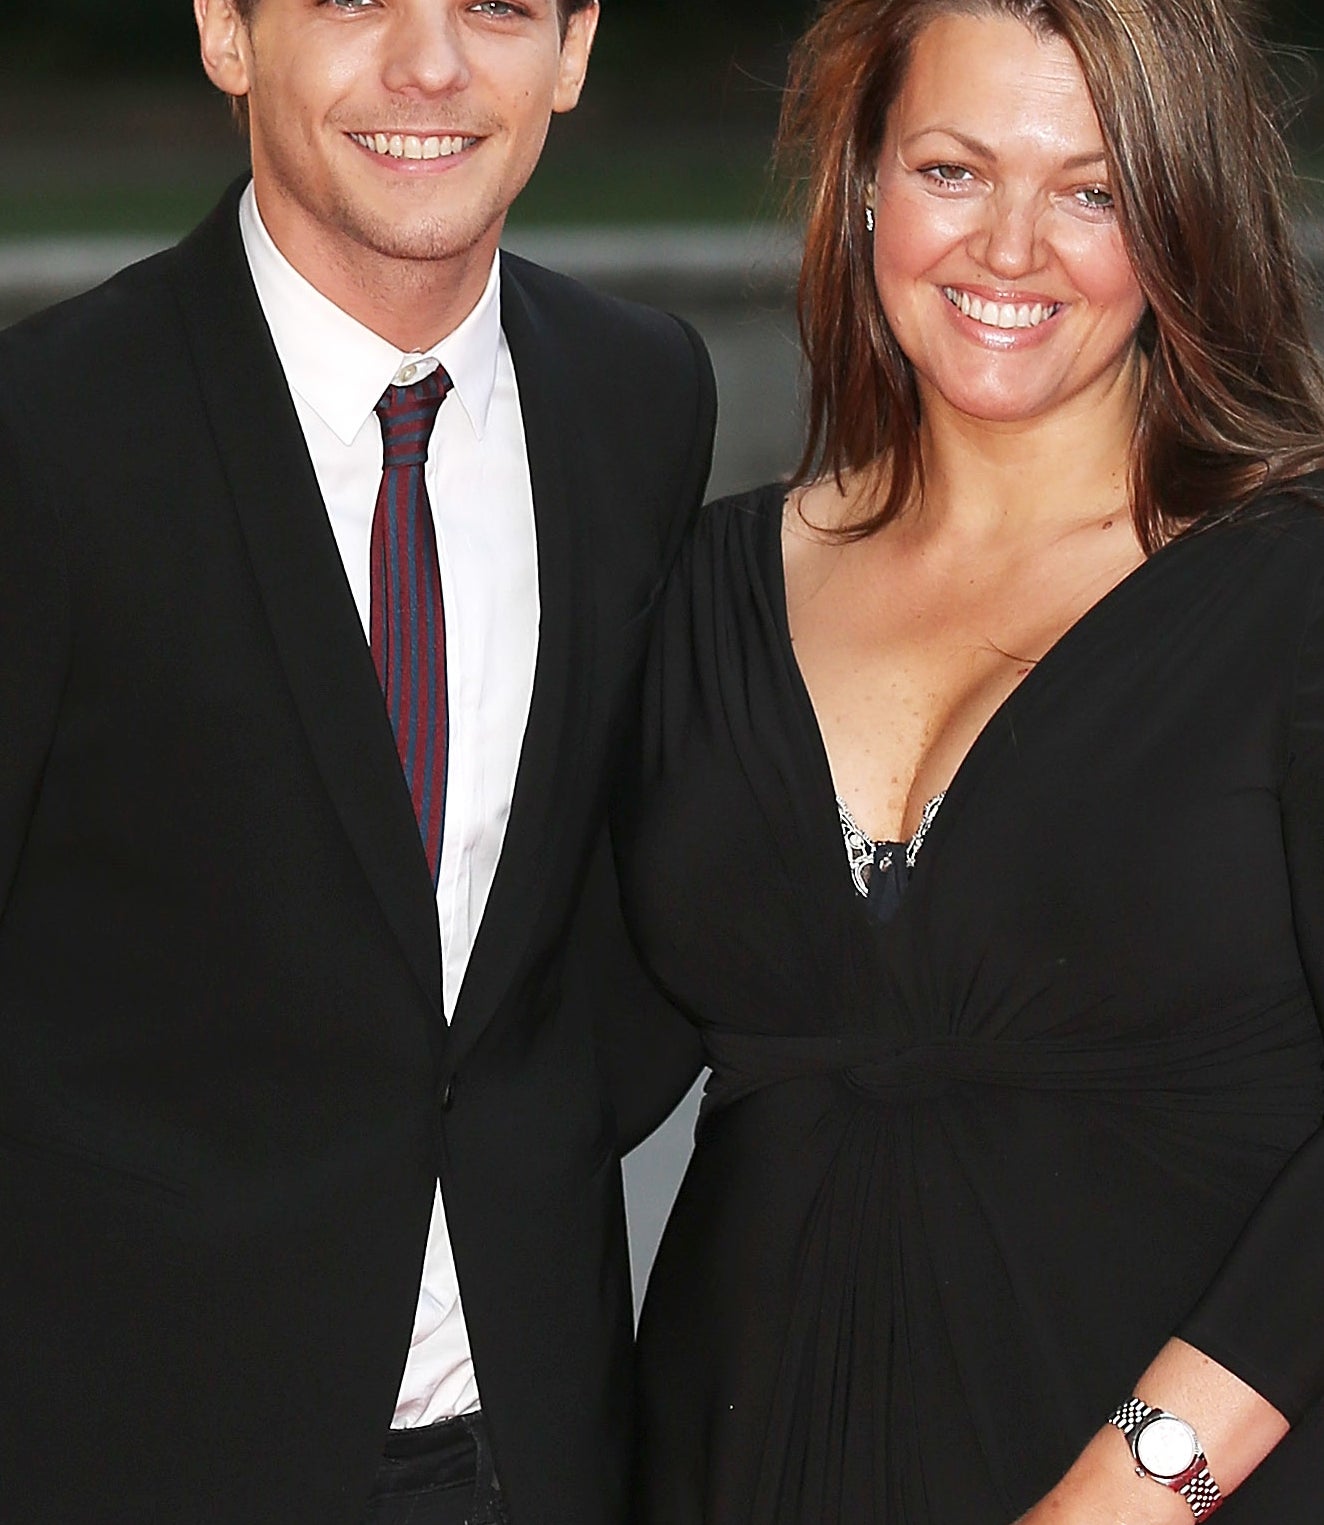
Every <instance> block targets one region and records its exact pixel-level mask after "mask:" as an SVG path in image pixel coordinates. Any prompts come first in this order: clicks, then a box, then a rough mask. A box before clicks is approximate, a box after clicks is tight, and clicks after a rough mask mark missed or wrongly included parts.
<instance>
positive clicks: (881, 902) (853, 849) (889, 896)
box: [837, 790, 947, 922]
mask: <svg viewBox="0 0 1324 1525" xmlns="http://www.w3.org/2000/svg"><path fill="white" fill-rule="evenodd" d="M946 792H947V791H946V790H944V791H943V792H942V794H935V795H934V796H933V798H932V799H931V800H930V801H929V802H928V804H927V805H925V807H924V809H923V812H922V813H921V815H920V818H919V825H918V826H917V827H916V828H915V835H914V836H913V837H911V839H910V841H909V842H875V841H873V840H872V838H870V837H869V836H868V835H867V834H866V833H865V832H864V831H862V830H861V829H860V827H859V826H858V825H857V824H856V822H855V818H854V816H852V815H851V813H850V811H849V810H848V809H847V808H846V805H845V803H844V801H842V800H841V799H840V798H838V800H837V811H838V813H839V814H840V816H841V834H842V836H843V837H844V838H845V841H846V859H847V862H848V863H849V864H850V873H851V878H852V880H853V881H854V883H855V891H856V893H857V894H858V895H859V896H860V897H861V898H862V899H863V900H864V901H865V904H866V910H867V912H868V915H869V918H870V920H873V921H879V922H884V921H890V920H891V919H892V917H893V915H894V914H895V913H896V908H897V907H898V906H899V905H900V904H901V896H902V894H903V892H904V891H905V888H906V885H907V884H909V882H910V875H911V873H912V871H913V870H914V867H915V860H916V859H917V858H918V857H919V850H920V848H921V847H922V846H923V845H924V838H925V836H926V835H927V834H928V830H929V827H930V826H932V825H933V818H934V816H936V815H937V814H938V807H939V806H940V805H941V804H942V802H943V799H944V798H945V796H946Z"/></svg>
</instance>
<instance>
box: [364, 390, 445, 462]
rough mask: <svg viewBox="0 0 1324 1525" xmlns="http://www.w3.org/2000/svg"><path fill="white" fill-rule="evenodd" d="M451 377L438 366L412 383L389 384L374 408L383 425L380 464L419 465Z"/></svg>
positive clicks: (424, 455) (426, 453) (425, 458)
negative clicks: (401, 384) (400, 385)
mask: <svg viewBox="0 0 1324 1525" xmlns="http://www.w3.org/2000/svg"><path fill="white" fill-rule="evenodd" d="M450 389H451V379H450V377H449V376H448V375H447V374H446V372H445V371H444V370H443V369H442V368H441V366H438V367H437V369H436V370H435V371H433V372H432V374H431V375H430V376H425V377H424V378H423V380H422V381H416V382H415V383H414V384H413V386H408V387H397V386H389V387H387V389H386V390H385V391H384V392H383V393H382V398H381V401H380V402H379V403H378V404H377V406H376V407H375V408H374V409H373V412H375V413H376V415H377V417H378V418H379V419H380V420H381V425H382V467H383V469H387V468H389V467H392V466H421V465H423V463H424V462H425V461H426V460H427V458H428V441H429V440H430V439H431V438H432V426H433V425H434V424H435V423H436V421H437V412H438V410H439V409H440V407H441V405H442V403H443V402H445V401H446V394H447V392H449V391H450Z"/></svg>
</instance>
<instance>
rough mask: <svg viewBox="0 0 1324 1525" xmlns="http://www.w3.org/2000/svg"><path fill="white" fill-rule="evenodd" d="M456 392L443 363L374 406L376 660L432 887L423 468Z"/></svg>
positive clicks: (435, 590)
mask: <svg viewBox="0 0 1324 1525" xmlns="http://www.w3.org/2000/svg"><path fill="white" fill-rule="evenodd" d="M450 389H451V380H450V377H449V376H448V375H447V374H446V372H445V371H443V370H442V369H441V368H440V367H438V368H437V370H435V371H433V372H432V374H431V375H430V376H427V377H425V378H424V380H422V381H420V382H417V383H415V385H413V386H409V387H397V386H390V387H387V389H386V391H385V393H384V394H383V396H382V400H381V401H380V402H379V403H378V404H377V407H376V409H375V412H376V414H377V417H378V418H379V419H380V420H381V425H382V485H381V487H380V488H378V490H377V508H376V511H375V512H374V514H373V519H372V551H371V557H372V616H371V622H370V623H371V632H372V634H371V642H372V659H373V661H374V662H375V663H376V666H377V676H378V678H379V679H380V680H381V685H382V691H383V693H384V694H385V696H386V708H387V712H388V713H389V715H390V717H391V728H392V730H393V731H394V732H395V744H396V750H397V751H398V752H399V754H400V766H401V767H402V768H403V769H404V774H405V782H406V783H407V784H408V785H409V792H410V795H411V796H412V797H413V801H414V814H415V816H417V818H418V829H419V832H420V833H421V834H422V837H423V850H424V851H425V852H426V854H427V860H428V867H429V868H431V870H432V884H433V888H434V889H435V887H436V884H437V878H438V875H439V873H440V870H441V834H442V826H443V823H444V820H445V813H446V739H447V722H446V622H445V616H444V614H443V611H442V605H441V573H440V570H439V568H438V565H437V534H436V529H435V527H434V526H433V523H432V508H431V505H430V504H429V503H428V490H427V484H426V483H425V481H424V480H423V468H424V466H425V465H426V463H427V458H428V440H429V438H430V437H431V435H432V426H433V425H434V424H435V423H436V420H437V412H438V410H439V409H440V407H441V405H442V403H443V402H444V401H445V400H446V394H447V392H449V391H450Z"/></svg>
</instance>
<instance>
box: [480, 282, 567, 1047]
mask: <svg viewBox="0 0 1324 1525" xmlns="http://www.w3.org/2000/svg"><path fill="white" fill-rule="evenodd" d="M501 321H502V328H503V330H504V332H505V335H506V342H507V343H508V344H509V346H510V352H511V358H512V360H513V361H514V365H515V374H516V380H517V382H518V385H519V394H520V408H521V412H522V414H523V419H524V437H525V445H526V449H527V452H528V458H529V472H530V476H531V478H532V483H533V507H534V518H535V521H536V524H537V538H538V586H539V600H540V620H539V630H538V660H537V665H536V668H535V672H534V681H533V698H532V703H531V705H530V709H529V720H528V725H527V728H526V730H525V734H524V745H523V748H522V749H521V752H520V763H519V769H518V772H517V775H516V781H515V794H514V799H513V802H512V804H511V812H510V820H509V823H508V825H507V828H506V837H505V843H504V846H503V848H502V853H501V862H500V866H499V868H498V870H497V875H496V879H495V881H494V883H493V885H492V891H491V894H490V896H489V897H488V902H487V907H486V910H485V911H484V914H483V921H482V925H481V927H480V928H479V932H478V937H477V940H476V942H475V944H474V949H473V953H472V956H471V957H470V960H469V965H468V968H467V970H466V972H465V978H464V984H463V987H462V989H461V991H460V998H459V1002H458V1004H457V1008H456V1011H455V1014H454V1019H453V1021H452V1024H451V1032H452V1043H453V1049H452V1059H453V1061H458V1060H459V1058H460V1057H462V1055H463V1053H464V1052H465V1051H466V1050H467V1049H469V1048H470V1047H471V1046H472V1044H473V1040H474V1039H475V1037H476V1036H477V1034H478V1033H479V1032H481V1030H482V1028H483V1026H484V1025H485V1024H486V1022H487V1021H488V1020H489V1018H490V1017H491V1015H492V1013H493V1011H494V1010H495V1009H496V1006H497V1004H498V1003H499V1002H500V1000H501V998H502V996H503V995H504V994H505V992H506V991H507V990H508V989H509V988H510V986H511V984H512V982H513V981H514V980H515V979H516V978H517V976H518V974H519V972H520V970H521V967H522V965H523V962H524V958H525V955H526V953H527V951H528V948H529V942H530V937H531V935H532V933H533V930H534V928H535V926H536V925H537V923H538V921H539V918H540V912H541V909H542V906H543V903H544V899H545V896H546V894H547V893H548V891H549V889H551V888H552V887H553V886H555V885H557V884H558V883H559V882H560V881H561V879H562V877H563V875H564V871H565V863H566V850H565V847H564V845H563V844H564V838H563V833H562V829H561V828H562V827H563V826H564V824H565V821H566V818H567V814H568V811H567V808H566V806H567V802H568V801H569V800H570V798H571V797H572V793H573V773H574V759H575V756H576V755H577V752H578V746H577V742H578V738H579V736H580V734H581V731H582V724H583V719H584V714H585V712H586V707H587V703H588V693H587V688H586V678H585V676H584V675H585V674H586V673H587V671H588V666H589V663H588V652H587V636H588V630H587V621H586V619H585V617H584V612H583V611H584V607H585V604H586V602H587V600H586V598H585V597H583V596H577V592H581V593H582V590H577V588H576V570H577V568H578V567H580V566H581V565H582V557H581V556H580V554H579V538H580V536H581V534H582V533H583V530H582V525H581V523H580V516H579V515H578V514H576V513H575V512H574V505H575V504H576V503H577V502H579V501H580V497H581V491H582V489H581V488H580V486H579V483H578V463H579V462H580V461H582V460H583V459H584V455H583V449H584V447H583V444H582V442H581V440H580V437H579V431H580V429H581V427H582V425H581V421H580V419H579V417H578V415H577V413H576V411H575V410H574V409H573V408H572V407H571V406H570V402H569V399H571V398H572V397H573V392H574V388H573V386H572V384H571V380H570V378H569V377H568V376H567V375H566V374H564V371H565V364H566V341H565V335H564V334H558V333H556V332H553V331H551V330H550V329H549V326H548V321H547V315H546V313H545V312H542V311H540V310H539V309H538V307H537V306H536V305H535V304H534V303H533V302H532V301H531V300H530V298H529V296H528V294H527V293H526V291H525V289H524V287H523V286H522V284H521V283H520V281H519V279H518V275H517V273H516V272H515V271H513V270H512V268H511V265H510V263H509V262H506V264H505V265H504V266H503V270H502V285H501Z"/></svg>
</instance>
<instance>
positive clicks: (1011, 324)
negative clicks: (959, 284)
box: [942, 286, 1062, 328]
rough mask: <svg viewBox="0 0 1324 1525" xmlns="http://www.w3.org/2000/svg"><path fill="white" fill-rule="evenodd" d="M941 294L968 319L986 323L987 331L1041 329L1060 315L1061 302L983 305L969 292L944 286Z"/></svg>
mask: <svg viewBox="0 0 1324 1525" xmlns="http://www.w3.org/2000/svg"><path fill="white" fill-rule="evenodd" d="M942 294H943V296H945V297H946V298H947V300H948V301H949V302H950V303H951V304H952V306H953V307H956V308H959V309H960V310H961V312H963V313H964V314H965V316H966V317H967V318H973V319H974V320H975V322H976V323H983V324H984V325H985V326H986V327H987V328H1038V327H1039V325H1040V324H1041V323H1042V322H1043V321H1044V319H1045V318H1051V317H1054V316H1055V315H1056V314H1057V313H1059V312H1061V310H1062V304H1061V302H1050V303H1049V304H1048V305H1047V306H1045V305H1044V304H1043V303H1042V302H1033V303H1031V302H1021V303H1019V304H1017V303H1015V302H984V301H981V300H980V299H979V297H972V296H971V295H970V293H969V292H968V291H958V290H957V289H956V288H955V287H954V286H944V287H943V288H942Z"/></svg>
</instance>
